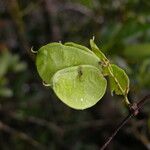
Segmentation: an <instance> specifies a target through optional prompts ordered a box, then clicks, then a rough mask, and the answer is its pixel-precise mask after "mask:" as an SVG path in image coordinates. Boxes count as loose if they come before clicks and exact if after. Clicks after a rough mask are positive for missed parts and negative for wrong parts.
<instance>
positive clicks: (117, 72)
mask: <svg viewBox="0 0 150 150" xmlns="http://www.w3.org/2000/svg"><path fill="white" fill-rule="evenodd" d="M110 69H111V72H112V73H113V75H114V77H115V79H116V80H117V82H118V83H116V81H115V79H114V77H112V76H111V75H109V81H110V88H111V92H115V93H116V94H117V95H127V93H128V91H129V78H128V76H127V74H126V73H125V71H124V70H123V69H121V68H120V67H118V66H117V65H114V64H112V65H111V68H110ZM119 87H120V88H121V89H120V88H119Z"/></svg>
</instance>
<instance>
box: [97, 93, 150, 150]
mask: <svg viewBox="0 0 150 150" xmlns="http://www.w3.org/2000/svg"><path fill="white" fill-rule="evenodd" d="M148 99H150V94H149V95H147V96H145V97H144V98H143V99H141V100H140V101H138V102H137V103H134V104H132V105H131V106H130V114H129V115H128V116H127V117H126V118H125V119H124V120H123V121H122V122H121V123H120V124H119V125H118V127H117V128H116V130H115V131H114V132H113V133H112V134H111V135H110V136H109V138H108V139H107V140H106V142H105V143H104V145H103V146H102V147H101V149H100V150H105V149H106V147H107V146H108V144H109V143H110V142H111V141H112V139H113V138H114V137H115V135H116V134H117V133H118V131H119V130H120V129H121V128H122V127H123V126H124V125H125V124H126V123H127V122H128V121H129V120H130V119H131V118H132V117H133V116H136V115H137V114H138V113H139V110H140V108H141V107H142V106H143V105H144V103H145V102H146V101H147V100H148Z"/></svg>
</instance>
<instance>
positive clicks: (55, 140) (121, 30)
mask: <svg viewBox="0 0 150 150" xmlns="http://www.w3.org/2000/svg"><path fill="white" fill-rule="evenodd" d="M93 35H95V37H96V40H97V41H96V43H98V46H99V47H101V49H102V51H103V52H104V53H105V54H106V56H108V57H109V59H111V62H112V63H116V64H117V65H119V66H120V67H122V68H123V69H124V70H126V72H127V74H128V75H129V77H130V80H131V84H130V93H129V99H131V101H134V100H138V99H140V98H141V97H143V96H144V95H147V94H149V93H150V1H149V0H113V1H111V0H10V1H9V0H1V1H0V149H1V150H10V149H14V150H20V149H22V150H26V149H29V150H30V149H32V150H33V149H36V150H37V149H40V150H44V149H46V150H48V149H52V150H59V149H60V150H63V149H64V150H67V149H68V150H84V149H86V150H88V149H89V150H98V149H99V148H100V146H101V145H102V144H103V143H104V140H105V138H107V136H108V135H110V134H111V133H112V131H113V129H114V128H115V127H116V125H117V124H118V123H119V122H120V120H122V119H123V118H124V117H125V116H126V115H127V110H126V108H125V107H124V105H123V103H122V99H121V97H117V96H114V97H111V95H110V93H109V92H107V94H106V95H105V96H104V98H103V100H101V101H100V102H99V103H98V104H97V105H95V106H94V107H92V108H90V109H87V110H85V111H75V110H72V109H70V108H68V107H67V106H65V105H64V104H62V103H61V101H59V100H58V98H57V97H56V96H55V95H54V94H53V92H52V91H51V90H49V89H47V88H45V87H43V85H42V81H41V80H40V78H39V77H38V74H37V71H36V68H35V66H34V60H32V58H33V57H32V56H31V54H30V52H29V51H30V49H31V47H32V46H33V47H34V50H36V49H38V48H40V47H41V46H43V45H44V44H47V43H49V42H52V41H57V42H58V41H62V42H67V41H73V42H77V43H79V44H82V45H86V46H89V45H88V43H89V39H90V38H91V37H92V36H93ZM27 66H28V67H27ZM56 99H57V100H56ZM149 107H150V104H149V103H147V104H146V105H145V106H144V108H143V109H142V110H141V113H140V115H139V116H138V117H136V118H135V119H132V120H131V121H130V122H129V123H128V124H127V125H126V126H125V127H124V128H123V129H122V130H121V131H120V132H119V134H118V135H117V136H116V137H115V139H114V140H113V142H112V143H111V144H110V145H109V148H108V149H109V150H120V149H121V150H127V149H128V150H133V149H136V150H145V149H149V145H150V121H149V120H150V111H149Z"/></svg>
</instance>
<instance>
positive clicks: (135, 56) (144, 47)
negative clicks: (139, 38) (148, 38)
mask: <svg viewBox="0 0 150 150" xmlns="http://www.w3.org/2000/svg"><path fill="white" fill-rule="evenodd" d="M124 55H125V56H127V58H129V59H132V60H137V61H139V60H143V59H146V58H150V43H144V44H135V45H129V46H127V47H126V48H125V50H124Z"/></svg>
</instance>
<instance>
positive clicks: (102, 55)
mask: <svg viewBox="0 0 150 150" xmlns="http://www.w3.org/2000/svg"><path fill="white" fill-rule="evenodd" d="M90 46H91V49H92V51H93V52H94V53H95V54H96V55H97V56H98V57H99V58H100V59H101V60H107V58H106V56H105V55H104V54H103V52H102V51H101V50H100V49H99V48H98V46H97V45H96V44H95V42H94V40H93V39H90Z"/></svg>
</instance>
